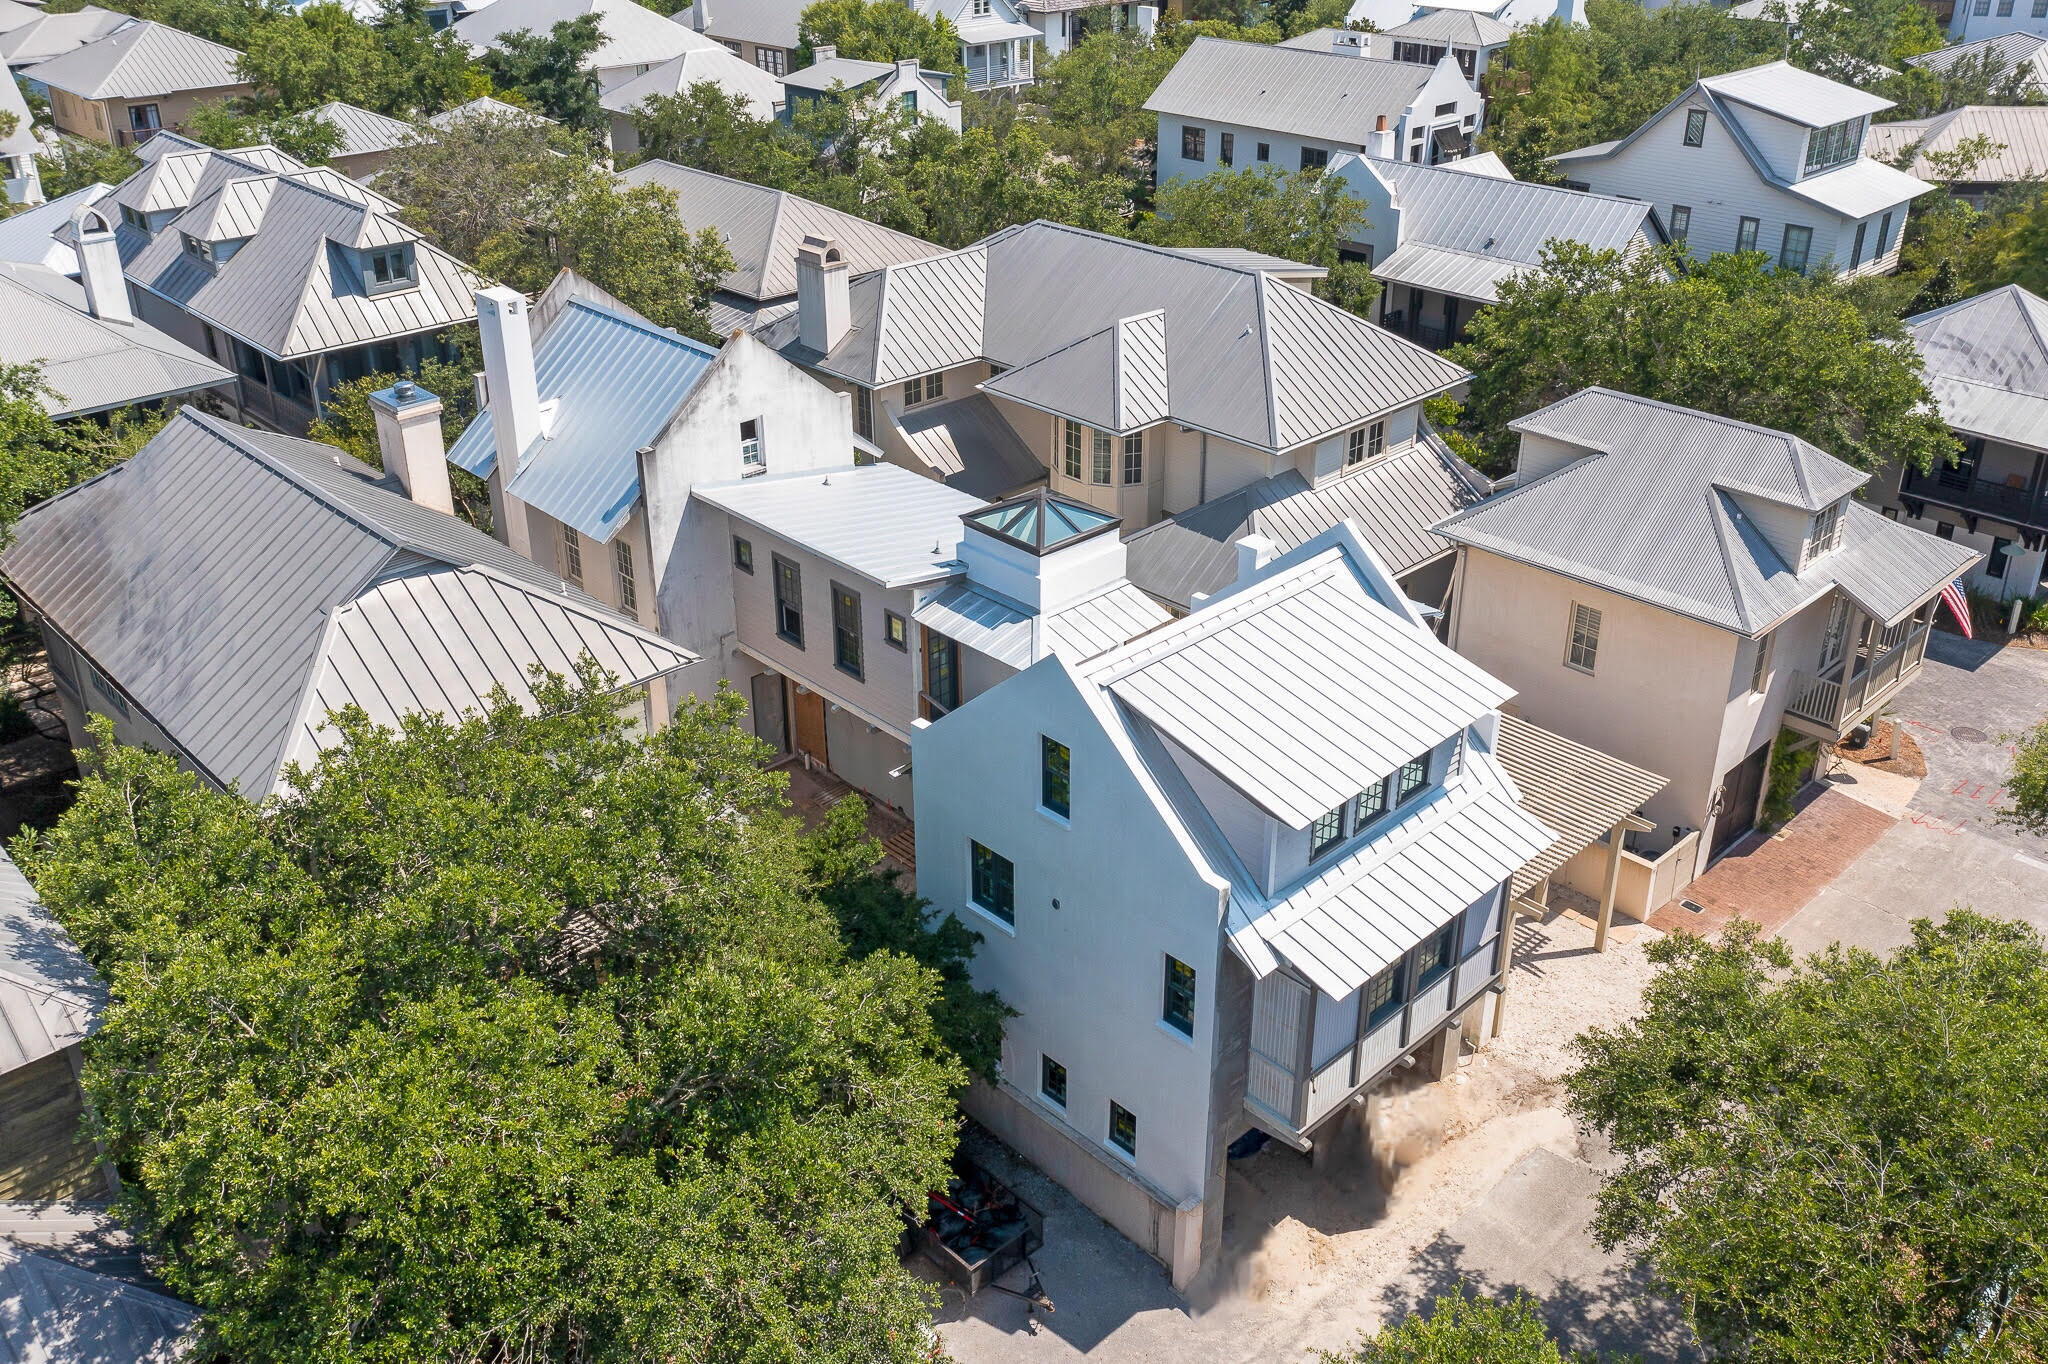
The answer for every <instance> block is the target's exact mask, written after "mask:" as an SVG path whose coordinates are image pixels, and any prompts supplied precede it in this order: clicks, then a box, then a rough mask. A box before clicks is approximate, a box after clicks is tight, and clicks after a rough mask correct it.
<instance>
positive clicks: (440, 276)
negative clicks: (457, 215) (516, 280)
mask: <svg viewBox="0 0 2048 1364" xmlns="http://www.w3.org/2000/svg"><path fill="white" fill-rule="evenodd" d="M101 208H102V209H104V210H107V211H109V212H118V213H119V215H120V222H119V223H118V224H117V225H116V228H115V233H116V238H117V240H118V241H119V244H120V248H121V262H122V267H123V269H124V270H125V271H126V273H127V276H128V280H129V283H130V284H131V285H132V286H133V295H132V296H133V298H134V300H135V311H136V315H137V316H138V317H140V318H142V319H143V320H144V321H146V322H148V323H150V324H151V325H153V326H156V327H158V328H161V329H162V330H163V331H165V332H167V333H169V334H170V335H171V336H174V337H176V338H177V339H178V340H180V341H183V342H184V343H185V344H186V345H188V346H191V347H192V348H193V349H194V350H197V351H199V352H200V353H201V354H203V355H207V356H210V357H212V358H213V359H215V360H217V361H219V362H220V363H221V364H224V365H226V366H227V367H228V368H230V369H232V370H233V371H235V375H236V383H235V389H234V401H235V403H236V406H237V408H238V409H239V411H240V412H241V414H242V416H243V417H245V418H247V419H248V420H251V421H257V422H261V423H262V424H264V425H265V426H269V427H272V428H275V429H277V430H282V431H288V432H302V431H304V430H305V429H306V428H307V426H309V425H310V424H311V423H312V422H313V421H314V420H315V419H316V418H317V417H318V416H319V415H320V412H321V409H322V405H323V404H324V403H325V402H326V401H327V399H328V397H329V396H330V395H332V393H333V392H334V389H335V386H336V385H339V384H344V383H348V382H351V381H353V380H356V379H361V378H364V377H366V376H368V375H371V374H397V373H411V372H413V371H414V370H416V369H417V368H418V366H419V365H420V363H421V362H422V361H423V360H425V359H426V358H427V357H429V356H440V357H442V358H452V355H453V351H452V350H450V349H449V348H447V347H446V346H445V345H444V343H443V342H442V341H441V340H440V339H439V336H438V334H439V333H440V332H442V331H444V330H445V329H447V328H449V327H454V326H460V325H463V324H466V323H467V322H469V320H470V319H471V318H472V317H474V316H475V313H474V310H473V306H472V304H471V302H470V300H471V298H472V296H473V294H474V292H475V290H476V289H477V288H478V287H479V286H480V285H481V284H482V283H483V281H482V280H481V279H479V278H478V277H477V275H475V274H474V273H473V272H472V271H470V270H469V269H468V268H467V267H466V266H464V265H463V264H462V263H461V262H460V261H457V260H456V259H455V258H454V257H453V256H450V255H448V254H447V253H446V252H445V251H442V250H441V249H440V248H439V247H437V246H435V245H433V244H432V243H431V242H429V241H427V240H426V238H425V237H424V236H423V235H422V234H421V233H420V232H419V231H417V230H416V229H414V228H411V227H408V226H407V225H406V224H405V223H404V222H402V221H401V220H400V218H399V216H398V215H399V210H398V206H397V205H396V204H394V203H392V202H391V201H390V200H389V199H386V198H384V197H383V196H381V195H379V194H377V193H376V192H374V191H372V190H369V189H366V188H364V187H363V186H361V185H359V184H357V183H355V182H354V181H352V180H350V179H349V178H348V177H346V176H344V175H341V174H339V173H338V172H336V171H333V170H330V169H328V168H327V167H324V166H318V167H311V168H308V167H306V166H303V165H301V164H300V163H299V162H297V161H295V160H293V159H292V158H291V157H289V156H286V155H285V154H284V153H283V152H280V151H278V150H277V149H276V148H275V147H267V146H265V147H243V148H239V149H237V150H235V151H225V152H224V151H214V150H213V149H211V148H207V147H200V148H196V149H193V150H185V149H183V148H180V149H179V150H176V151H172V152H168V153H166V154H164V155H162V156H159V157H157V158H156V159H154V160H151V161H148V162H146V163H145V164H144V166H143V167H142V169H141V170H139V171H137V172H136V173H135V174H133V175H131V176H129V177H128V179H126V180H124V181H122V182H121V184H120V186H119V187H118V188H116V189H115V191H114V192H113V194H112V195H110V196H108V198H107V199H106V200H104V201H102V203H101Z"/></svg>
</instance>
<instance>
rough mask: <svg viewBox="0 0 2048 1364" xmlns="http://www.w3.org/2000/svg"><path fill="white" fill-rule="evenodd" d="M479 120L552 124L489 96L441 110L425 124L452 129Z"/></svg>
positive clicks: (527, 110)
mask: <svg viewBox="0 0 2048 1364" xmlns="http://www.w3.org/2000/svg"><path fill="white" fill-rule="evenodd" d="M480 119H510V120H512V121H514V122H518V123H553V122H554V120H553V119H551V118H549V117H547V116H546V115H545V114H538V113H535V112H534V111H533V110H531V109H522V108H520V107H519V106H518V105H516V104H507V103H505V101H503V100H501V99H492V98H491V97H490V96H489V95H484V96H482V97H480V98H477V99H473V100H470V101H469V102H468V103H467V104H458V105H456V106H455V107H454V108H453V109H443V110H442V111H441V112H440V113H438V114H435V115H433V116H432V117H430V118H429V119H428V120H427V122H428V123H429V124H431V125H433V126H434V127H436V128H452V127H454V126H455V125H456V124H458V123H468V122H474V121H476V120H480Z"/></svg>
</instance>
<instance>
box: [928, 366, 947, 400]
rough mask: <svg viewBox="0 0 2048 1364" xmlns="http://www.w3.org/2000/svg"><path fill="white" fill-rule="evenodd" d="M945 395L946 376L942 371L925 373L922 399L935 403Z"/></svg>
mask: <svg viewBox="0 0 2048 1364" xmlns="http://www.w3.org/2000/svg"><path fill="white" fill-rule="evenodd" d="M945 396H946V376H945V375H944V374H943V373H933V374H927V375H925V376H924V400H925V401H926V402H928V403H935V402H937V401H938V400H939V399H941V398H943V397H945Z"/></svg>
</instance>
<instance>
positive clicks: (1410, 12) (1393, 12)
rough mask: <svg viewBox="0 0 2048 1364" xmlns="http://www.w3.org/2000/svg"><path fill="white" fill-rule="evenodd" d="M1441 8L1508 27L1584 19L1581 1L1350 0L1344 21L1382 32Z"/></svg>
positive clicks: (1654, 2) (1653, 3) (1654, 6)
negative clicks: (1417, 0) (1419, 1)
mask: <svg viewBox="0 0 2048 1364" xmlns="http://www.w3.org/2000/svg"><path fill="white" fill-rule="evenodd" d="M1667 2H1668V0H1667ZM1644 8H1645V9H1657V8H1661V5H1660V4H1659V3H1658V0H1651V3H1650V4H1647V5H1645V6H1644ZM1445 10H1469V11H1470V12H1472V13H1474V14H1483V15H1485V16H1486V17H1487V18H1489V19H1495V20H1498V21H1499V22H1501V23H1503V24H1506V25H1507V26H1508V27H1509V28H1520V27H1522V26H1523V25H1524V24H1540V23H1542V22H1544V21H1545V20H1546V19H1562V20H1563V21H1564V22H1565V23H1567V24H1583V23H1585V22H1586V4H1585V0H1435V2H1434V3H1427V4H1417V3H1415V0H1353V2H1352V5H1351V10H1350V13H1349V14H1348V15H1347V16H1346V20H1347V22H1349V23H1352V24H1370V25H1371V26H1372V27H1373V30H1374V31H1375V32H1379V33H1385V32H1388V31H1389V30H1392V29H1396V28H1399V27H1400V26H1401V25H1403V24H1406V23H1409V22H1412V21H1413V20H1416V19H1421V18H1424V17H1426V16H1428V15H1430V14H1435V13H1440V12H1442V11H1445Z"/></svg>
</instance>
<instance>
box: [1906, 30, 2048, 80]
mask: <svg viewBox="0 0 2048 1364" xmlns="http://www.w3.org/2000/svg"><path fill="white" fill-rule="evenodd" d="M2043 48H2048V37H2044V36H2043V35H2041V34H2039V33H2001V34H1999V35H1998V36H1997V37H1995V38H1979V39H1977V40H1976V41H1975V42H1969V43H1956V44H1954V45H1953V46H1950V47H1938V48H1936V49H1935V50H1934V51H1932V52H1923V53H1921V54H1920V55H1919V56H1917V57H1908V58H1906V65H1908V66H1918V67H1922V68H1924V69H1926V70H1928V71H1933V72H1937V73H1939V72H1946V71H1947V70H1948V69H1949V68H1950V67H1953V66H1954V65H1955V64H1956V63H1957V62H1965V61H1967V62H1982V61H1985V60H1986V59H1987V58H1988V59H1990V61H1991V62H1993V63H1995V64H1996V65H1995V68H1994V69H1996V70H1998V71H2010V70H2013V69H2014V68H2015V67H2017V66H2018V65H2019V64H2020V63H2022V62H2027V63H2030V64H2031V65H2032V66H2033V74H2034V77H2035V78H2036V79H2037V80H2038V79H2042V78H2044V77H2048V61H2043V60H2042V58H2041V51H2042V49H2043Z"/></svg>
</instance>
